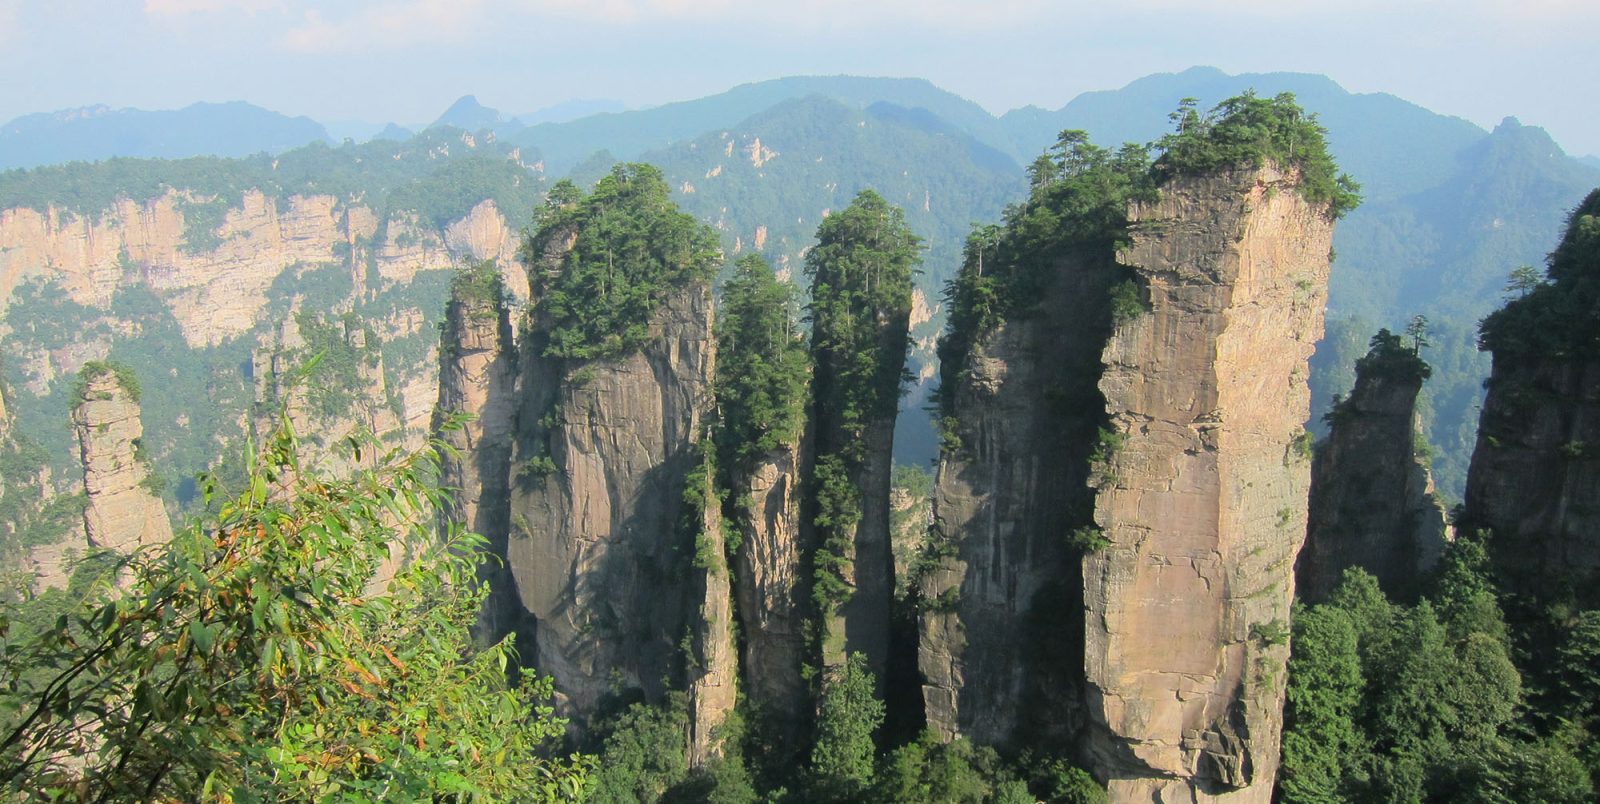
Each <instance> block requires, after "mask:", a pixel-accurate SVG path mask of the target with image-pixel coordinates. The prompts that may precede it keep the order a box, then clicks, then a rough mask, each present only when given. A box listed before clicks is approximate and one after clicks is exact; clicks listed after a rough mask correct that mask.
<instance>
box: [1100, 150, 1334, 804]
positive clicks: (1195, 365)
mask: <svg viewBox="0 0 1600 804" xmlns="http://www.w3.org/2000/svg"><path fill="white" fill-rule="evenodd" d="M1297 178H1298V174H1296V173H1280V172H1279V171H1278V170H1276V169H1274V168H1272V167H1271V166H1270V165H1269V166H1268V167H1265V168H1262V169H1259V170H1237V171H1225V172H1215V173H1210V174H1203V175H1200V176H1180V177H1178V178H1175V179H1172V180H1171V181H1169V182H1168V183H1167V184H1166V185H1165V186H1164V187H1163V188H1162V189H1161V193H1160V199H1159V200H1158V201H1155V202H1151V203H1135V204H1133V205H1132V206H1131V208H1130V210H1129V220H1130V222H1131V231H1130V235H1131V244H1130V245H1129V246H1128V247H1127V248H1126V250H1125V251H1123V252H1121V253H1119V255H1118V258H1119V259H1120V261H1121V262H1123V263H1124V264H1125V265H1127V266H1129V267H1130V268H1132V269H1133V270H1134V272H1135V273H1136V275H1137V277H1138V281H1139V284H1140V285H1141V286H1142V288H1143V291H1144V293H1145V294H1146V298H1147V299H1148V306H1149V311H1148V312H1145V313H1142V314H1136V315H1133V316H1131V317H1128V318H1126V319H1125V320H1122V321H1120V322H1118V324H1117V327H1116V330H1115V333H1114V335H1113V336H1112V338H1111V340H1110V341H1109V342H1108V343H1107V345H1106V347H1105V351H1104V354H1103V357H1102V360H1103V362H1104V364H1105V372H1104V374H1103V375H1102V377H1101V380H1100V389H1101V391H1102V392H1103V393H1104V395H1105V400H1106V411H1107V413H1108V414H1109V415H1110V417H1111V429H1110V430H1109V431H1108V432H1107V433H1106V435H1105V437H1104V438H1103V439H1102V441H1101V445H1100V449H1099V454H1098V458H1099V460H1098V461H1097V462H1096V467H1095V475H1096V477H1095V478H1094V480H1093V481H1092V482H1094V483H1095V484H1096V486H1097V487H1098V493H1097V497H1096V501H1095V520H1096V522H1097V523H1098V525H1099V527H1100V528H1101V529H1102V531H1103V536H1104V540H1105V541H1106V542H1107V545H1106V546H1105V547H1103V548H1102V549H1100V550H1098V551H1096V552H1094V553H1092V554H1090V555H1089V556H1088V557H1086V558H1085V559H1084V562H1083V571H1084V602H1085V607H1086V612H1085V631H1086V634H1085V654H1086V655H1085V675H1086V681H1087V689H1086V706H1087V709H1088V718H1089V732H1088V735H1087V740H1086V744H1085V752H1086V754H1087V755H1088V759H1089V760H1090V762H1091V765H1092V770H1093V771H1094V772H1095V773H1096V775H1097V776H1100V777H1101V778H1104V779H1107V780H1108V782H1109V789H1110V791H1111V795H1112V799H1113V800H1118V801H1149V800H1159V801H1189V800H1212V799H1224V798H1225V799H1227V800H1230V801H1231V800H1239V801H1261V802H1266V801H1268V800H1270V798H1271V794H1272V786H1273V779H1274V776H1275V774H1276V772H1277V764H1278V740H1279V731H1280V727H1281V720H1282V714H1281V713H1282V705H1283V693H1284V676H1285V673H1284V667H1285V662H1286V661H1287V658H1288V653H1289V649H1288V644H1287V634H1288V628H1289V609H1290V604H1291V602H1292V600H1293V597H1294V575H1293V570H1294V567H1293V565H1294V558H1295V554H1296V553H1297V552H1298V551H1299V549H1300V545H1301V542H1302V541H1303V540H1304V538H1305V516H1306V493H1307V487H1308V485H1309V480H1310V477H1309V475H1310V467H1309V462H1308V461H1305V460H1300V459H1297V457H1296V456H1295V454H1294V451H1293V448H1292V443H1291V442H1293V440H1294V439H1295V437H1296V435H1297V434H1298V433H1299V432H1300V431H1301V428H1302V426H1303V425H1304V423H1305V421H1306V418H1307V416H1308V415H1309V410H1310V407H1309V401H1310V399H1309V396H1310V395H1309V390H1308V389H1307V386H1306V377H1307V368H1306V361H1307V359H1308V358H1309V357H1310V356H1311V353H1312V351H1313V349H1314V346H1315V344H1316V341H1317V340H1318V339H1319V338H1320V337H1321V336H1322V327H1323V310H1324V306H1325V304H1326V302H1327V280H1328V253H1329V245H1330V242H1331V239H1332V234H1333V224H1332V220H1331V218H1330V217H1329V216H1328V215H1327V207H1326V206H1325V205H1321V204H1312V203H1309V202H1307V201H1306V200H1305V199H1304V198H1302V196H1301V194H1300V193H1299V192H1297V189H1298V188H1297Z"/></svg>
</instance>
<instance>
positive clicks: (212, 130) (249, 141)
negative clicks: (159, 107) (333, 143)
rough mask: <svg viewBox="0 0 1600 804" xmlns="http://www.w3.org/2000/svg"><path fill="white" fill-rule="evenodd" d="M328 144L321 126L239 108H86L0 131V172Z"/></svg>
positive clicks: (33, 117)
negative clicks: (114, 160)
mask: <svg viewBox="0 0 1600 804" xmlns="http://www.w3.org/2000/svg"><path fill="white" fill-rule="evenodd" d="M327 139H328V132H327V131H326V130H325V129H324V128H323V127H322V125H321V124H319V123H317V122H316V121H314V120H312V119H310V118H308V117H288V116H286V115H281V114H278V113H277V112H273V111H268V110H266V109H263V108H261V107H259V106H253V105H251V104H248V103H244V102H242V101H234V102H231V103H196V104H194V105H192V106H187V107H184V108H182V109H177V110H170V111H153V112H152V111H144V110H141V109H112V108H110V107H107V106H88V107H84V108H82V109H70V110H66V111H60V112H48V113H41V114H30V115H26V116H24V117H19V118H17V119H15V120H12V121H11V122H9V123H7V124H5V125H4V126H3V127H0V169H9V168H25V167H36V166H39V165H53V164H59V163H62V162H73V161H97V160H103V159H110V158H112V157H117V156H124V157H156V158H162V159H179V158H183V157H190V156H248V155H250V154H254V153H260V152H262V151H267V152H270V153H276V152H279V151H284V150H287V149H289V148H294V147H297V146H301V145H305V144H306V143H309V142H319V141H325V140H327Z"/></svg>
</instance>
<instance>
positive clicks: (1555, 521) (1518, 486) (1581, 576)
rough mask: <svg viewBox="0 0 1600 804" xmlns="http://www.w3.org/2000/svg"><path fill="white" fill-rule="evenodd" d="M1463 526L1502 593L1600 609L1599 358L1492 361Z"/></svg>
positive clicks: (1515, 358) (1502, 359)
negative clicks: (1485, 539) (1484, 544)
mask: <svg viewBox="0 0 1600 804" xmlns="http://www.w3.org/2000/svg"><path fill="white" fill-rule="evenodd" d="M1488 387H1489V393H1488V396H1487V398H1486V399H1485V400H1484V403H1483V417H1482V420H1481V423H1480V424H1479V427H1478V444H1477V447H1476V449H1475V450H1474V451H1473V453H1472V470H1471V472H1470V473H1469V474H1468V475H1467V493H1466V500H1465V506H1466V515H1465V517H1464V518H1463V522H1462V526H1463V527H1464V528H1467V529H1469V530H1467V531H1465V532H1474V531H1476V530H1479V529H1487V530H1489V531H1492V533H1493V537H1492V538H1491V539H1490V541H1489V548H1490V550H1491V552H1492V554H1493V558H1494V562H1495V567H1496V569H1497V570H1498V571H1499V573H1500V574H1501V576H1502V577H1503V579H1504V580H1505V582H1506V583H1507V584H1508V591H1510V592H1513V593H1515V594H1518V595H1524V596H1527V597H1528V598H1529V599H1531V600H1548V599H1551V598H1554V597H1558V596H1561V595H1566V594H1573V595H1575V597H1576V599H1577V601H1578V603H1579V605H1581V606H1583V607H1585V608H1592V607H1594V606H1595V605H1600V586H1597V584H1596V583H1595V581H1596V580H1600V506H1596V505H1595V504H1593V503H1592V502H1590V501H1592V500H1595V499H1600V460H1597V456H1600V452H1597V451H1596V446H1597V445H1600V361H1595V360H1593V359H1587V358H1565V359H1563V358H1560V357H1555V356H1551V357H1548V358H1539V357H1531V356H1526V355H1524V356H1510V357H1503V356H1501V355H1498V354H1497V355H1495V359H1494V371H1493V373H1492V374H1491V375H1490V378H1489V385H1488Z"/></svg>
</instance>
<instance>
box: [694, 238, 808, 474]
mask: <svg viewBox="0 0 1600 804" xmlns="http://www.w3.org/2000/svg"><path fill="white" fill-rule="evenodd" d="M794 303H795V290H794V287H793V286H792V285H790V284H789V283H787V282H784V281H782V280H779V279H778V278H777V276H775V275H774V274H773V272H772V266H771V265H769V264H768V263H767V261H766V259H765V258H763V257H761V256H760V255H757V254H750V255H747V256H745V257H742V258H740V259H739V261H738V263H736V264H735V270H734V275H733V278H731V279H729V280H728V281H727V282H726V283H724V284H723V286H722V300H721V304H720V306H719V309H718V316H717V376H716V396H717V407H718V410H719V413H720V420H719V427H718V430H717V443H718V446H719V448H720V450H721V453H722V455H723V459H724V462H725V463H726V464H727V466H728V468H729V470H730V471H733V472H737V473H739V474H743V473H744V472H746V471H748V470H750V469H751V468H752V464H753V461H755V460H757V459H758V458H759V457H760V456H762V455H765V454H767V453H770V452H772V451H773V450H775V449H778V448H780V447H781V446H783V445H785V444H795V443H798V441H799V438H800V431H801V428H802V427H803V426H804V424H805V403H806V382H807V380H808V379H809V374H810V361H809V358H808V357H807V354H806V344H805V340H804V339H803V337H802V335H801V332H800V329H799V327H798V326H796V323H795V320H794V313H793V310H794Z"/></svg>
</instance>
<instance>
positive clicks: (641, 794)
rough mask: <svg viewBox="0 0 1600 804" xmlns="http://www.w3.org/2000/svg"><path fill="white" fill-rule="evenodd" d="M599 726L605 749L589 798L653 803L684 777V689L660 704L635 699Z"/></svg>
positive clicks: (597, 802) (686, 716) (596, 801)
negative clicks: (603, 733)
mask: <svg viewBox="0 0 1600 804" xmlns="http://www.w3.org/2000/svg"><path fill="white" fill-rule="evenodd" d="M602 726H603V728H604V730H605V732H606V734H605V737H604V741H603V743H604V748H603V749H602V750H601V752H600V761H599V769H598V770H597V771H596V773H595V776H594V788H593V790H592V791H590V794H589V797H588V799H587V800H588V801H590V802H593V803H594V804H607V802H615V803H616V804H626V802H642V801H657V800H659V799H660V798H661V797H662V795H663V794H665V793H666V792H667V791H668V790H670V789H672V788H673V787H675V786H676V785H678V784H681V783H682V782H683V781H684V780H686V779H687V778H688V776H689V759H688V755H687V753H686V752H685V748H684V735H685V734H687V733H688V731H689V712H688V702H687V699H686V696H684V694H683V693H676V694H674V695H673V696H672V697H671V698H670V699H669V700H668V701H667V702H666V703H665V704H663V705H661V706H651V705H649V704H646V703H642V702H641V703H634V704H632V705H631V706H629V707H628V708H627V709H626V710H624V711H623V712H622V714H621V715H619V716H618V717H617V718H616V720H615V721H612V722H610V723H605V724H602Z"/></svg>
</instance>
